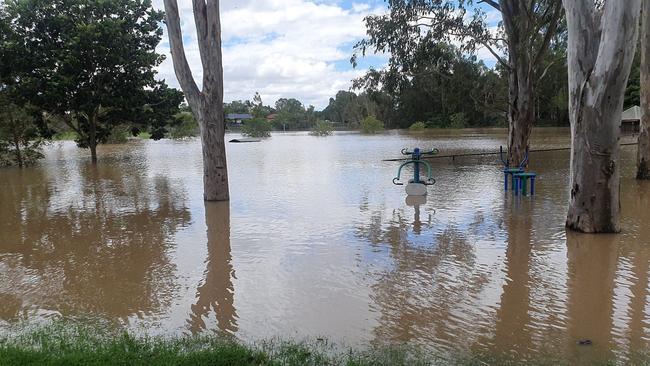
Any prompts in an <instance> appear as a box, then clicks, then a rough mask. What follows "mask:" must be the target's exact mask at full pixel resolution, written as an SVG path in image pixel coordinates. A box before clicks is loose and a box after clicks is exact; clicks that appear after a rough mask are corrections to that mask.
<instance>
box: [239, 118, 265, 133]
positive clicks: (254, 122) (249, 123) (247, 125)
mask: <svg viewBox="0 0 650 366" xmlns="http://www.w3.org/2000/svg"><path fill="white" fill-rule="evenodd" d="M271 128H272V126H271V122H269V121H267V120H266V119H264V118H253V119H249V120H246V121H244V125H243V126H242V128H241V134H242V135H244V136H248V137H269V136H271Z"/></svg>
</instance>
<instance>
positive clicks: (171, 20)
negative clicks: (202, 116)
mask: <svg viewBox="0 0 650 366" xmlns="http://www.w3.org/2000/svg"><path fill="white" fill-rule="evenodd" d="M164 1H165V21H166V23H167V34H168V35H169V48H170V51H171V54H172V61H173V63H174V71H175V73H176V78H177V79H178V83H179V84H180V86H181V89H183V92H185V97H186V98H187V102H188V103H189V104H190V105H191V106H192V107H197V106H198V104H199V102H200V100H201V92H200V91H199V88H198V87H197V86H196V82H195V81H194V77H193V76H192V70H191V69H190V65H189V63H188V62H187V57H186V56H185V50H184V48H183V34H182V32H181V20H180V15H179V13H178V3H177V2H176V0H164ZM193 109H194V108H193ZM194 110H198V109H194Z"/></svg>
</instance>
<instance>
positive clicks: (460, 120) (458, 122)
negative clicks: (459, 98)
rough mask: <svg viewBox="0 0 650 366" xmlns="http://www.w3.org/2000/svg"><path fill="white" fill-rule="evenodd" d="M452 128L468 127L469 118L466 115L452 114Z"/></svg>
mask: <svg viewBox="0 0 650 366" xmlns="http://www.w3.org/2000/svg"><path fill="white" fill-rule="evenodd" d="M450 119H451V125H450V127H451V128H465V127H467V116H466V115H465V113H462V112H460V113H456V114H452V115H451V117H450Z"/></svg>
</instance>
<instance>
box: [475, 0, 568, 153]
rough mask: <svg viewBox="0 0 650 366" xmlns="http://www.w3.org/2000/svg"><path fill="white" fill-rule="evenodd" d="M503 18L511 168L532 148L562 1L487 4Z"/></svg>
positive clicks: (504, 0) (507, 0) (505, 0)
mask: <svg viewBox="0 0 650 366" xmlns="http://www.w3.org/2000/svg"><path fill="white" fill-rule="evenodd" d="M486 3H488V4H490V5H492V6H493V7H495V8H497V9H498V10H499V11H500V12H501V16H502V18H503V28H504V31H505V34H506V38H507V39H506V41H507V45H508V62H507V64H506V66H507V68H508V73H509V78H508V165H510V166H518V165H519V164H521V163H522V162H523V161H524V159H525V157H526V152H527V151H528V148H529V140H530V135H531V133H532V131H533V124H534V122H535V118H536V106H535V97H536V90H535V86H536V85H537V83H538V82H539V80H540V79H541V78H542V77H543V76H544V72H542V71H541V70H540V68H541V66H542V61H543V60H544V56H545V55H546V53H547V52H548V49H549V45H550V44H551V40H552V39H553V37H554V36H555V34H556V30H557V24H558V23H559V22H560V17H561V15H562V6H561V2H560V0H547V1H538V2H535V1H522V0H499V2H498V4H496V2H495V1H493V0H491V1H486Z"/></svg>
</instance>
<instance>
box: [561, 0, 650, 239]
mask: <svg viewBox="0 0 650 366" xmlns="http://www.w3.org/2000/svg"><path fill="white" fill-rule="evenodd" d="M564 6H565V9H566V16H567V26H568V32H569V46H568V67H569V111H570V119H571V138H572V142H571V173H570V174H571V198H570V203H569V213H568V216H567V227H569V228H570V229H573V230H577V231H582V232H591V233H598V232H618V231H619V230H620V229H619V216H620V197H619V190H620V179H619V155H620V151H619V150H620V147H619V136H620V127H619V125H620V120H621V113H622V110H623V97H624V93H625V86H626V84H627V79H628V75H629V73H630V68H631V66H632V60H633V58H634V52H635V46H636V41H637V35H638V27H637V26H636V25H637V24H638V19H639V11H640V7H641V0H628V1H624V2H623V1H605V2H604V4H603V5H600V6H599V5H597V4H596V3H594V1H593V0H564ZM630 25H634V26H630Z"/></svg>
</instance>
